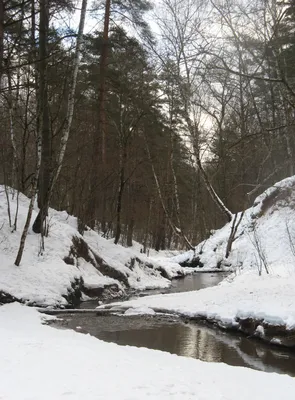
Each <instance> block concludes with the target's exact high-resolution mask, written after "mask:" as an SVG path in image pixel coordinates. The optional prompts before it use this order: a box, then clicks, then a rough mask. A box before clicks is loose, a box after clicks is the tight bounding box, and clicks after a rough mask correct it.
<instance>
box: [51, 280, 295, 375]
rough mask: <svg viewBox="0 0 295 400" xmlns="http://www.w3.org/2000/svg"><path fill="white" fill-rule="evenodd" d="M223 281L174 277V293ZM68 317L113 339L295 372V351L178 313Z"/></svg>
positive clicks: (67, 321) (67, 322)
mask: <svg viewBox="0 0 295 400" xmlns="http://www.w3.org/2000/svg"><path fill="white" fill-rule="evenodd" d="M223 277H224V276H223ZM221 279H222V275H221V274H198V275H192V276H187V277H186V278H185V279H183V280H177V281H174V282H173V288H172V289H171V291H170V292H181V291H189V290H196V289H201V288H203V287H208V286H213V285H214V284H217V283H218V282H219V281H220V280H221ZM149 293H152V294H154V293H155V291H151V292H149ZM63 318H64V319H63V321H62V322H58V324H59V325H61V326H63V327H67V328H71V329H75V330H76V331H78V332H82V333H90V334H91V335H93V336H95V337H97V338H99V339H102V340H105V341H107V342H114V343H117V344H120V345H132V346H137V347H147V348H150V349H157V350H162V351H167V352H170V353H174V354H178V355H180V356H186V357H192V358H197V359H200V360H203V361H208V362H223V363H226V364H229V365H235V366H244V367H249V368H253V369H257V370H261V371H267V372H278V373H285V374H289V375H291V376H295V353H292V352H289V351H288V350H284V349H280V348H276V347H271V346H269V345H267V344H263V343H262V342H259V341H256V340H253V339H248V338H247V337H245V336H240V335H238V334H233V333H229V332H223V331H220V330H218V329H216V328H213V327H212V328H211V327H208V326H206V325H200V324H192V323H189V324H185V323H183V322H182V321H181V320H179V319H178V318H176V317H160V316H156V317H152V316H132V317H123V316H96V315H89V314H75V315H74V314H69V315H67V316H65V317H63Z"/></svg>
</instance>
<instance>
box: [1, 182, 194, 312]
mask: <svg viewBox="0 0 295 400" xmlns="http://www.w3.org/2000/svg"><path fill="white" fill-rule="evenodd" d="M8 191H9V203H10V208H11V215H12V219H14V215H15V212H16V207H17V202H16V199H17V196H16V192H15V191H14V190H13V189H10V188H8ZM28 204H29V200H28V198H27V197H26V196H24V195H23V194H21V193H20V194H19V211H18V226H17V230H16V231H15V232H12V228H11V227H10V226H9V223H8V216H7V199H6V195H5V191H4V187H3V186H0V220H1V221H2V222H1V225H0V260H1V263H0V292H1V291H2V292H4V293H8V294H10V295H12V296H14V297H16V298H18V299H21V300H22V301H24V302H26V303H29V304H37V305H39V306H60V307H64V306H66V305H67V303H68V302H67V299H66V298H65V296H67V295H68V294H69V292H70V291H72V287H71V286H72V284H73V282H75V281H76V280H79V279H80V278H83V280H84V282H85V287H87V288H89V289H94V288H101V287H105V286H108V285H111V284H116V285H117V286H118V288H119V289H120V290H121V291H124V289H125V288H126V287H123V286H124V285H123V284H122V282H121V281H119V280H118V279H119V278H118V279H117V277H116V279H114V278H111V277H109V276H105V275H103V274H102V273H101V272H100V271H99V270H98V269H96V268H95V267H94V266H93V265H92V264H91V263H90V262H87V261H86V260H84V259H82V258H79V259H78V260H75V263H76V265H68V264H66V263H65V262H64V261H63V259H64V257H66V256H68V255H69V251H70V248H71V246H72V238H73V237H74V236H75V237H77V238H82V236H81V235H80V234H79V232H78V230H77V219H76V218H75V217H73V216H70V215H69V214H68V213H67V212H66V211H56V210H53V209H50V210H49V218H48V221H49V236H48V237H47V238H45V251H43V252H42V254H41V252H40V235H36V234H34V233H33V231H32V229H31V228H30V229H29V233H28V236H27V240H26V246H25V251H24V255H23V259H22V262H21V265H20V266H19V267H16V266H15V265H14V261H15V257H16V254H17V251H18V246H19V242H20V236H21V233H22V229H23V226H24V223H25V219H26V215H27V210H28ZM37 212H38V208H37V206H35V208H34V211H33V216H32V222H33V221H34V219H35V218H36V216H37ZM83 239H84V240H85V241H86V243H87V244H88V246H90V248H91V249H92V250H93V251H94V252H95V253H96V254H98V255H99V257H100V258H101V259H102V260H103V261H104V262H105V263H106V264H108V265H109V266H110V267H111V268H112V269H113V270H114V271H118V272H120V273H121V274H122V276H123V277H125V279H126V281H127V282H128V285H129V286H130V287H131V288H132V289H136V290H143V289H153V288H167V287H169V286H170V284H171V283H170V281H169V279H172V278H173V277H176V276H178V275H183V274H184V272H183V271H184V270H183V269H182V267H181V266H180V265H179V264H176V263H170V262H166V263H164V265H162V264H161V261H157V260H156V259H153V258H152V257H150V258H149V257H147V256H146V255H145V254H142V253H140V245H139V244H136V247H137V248H135V247H133V248H125V247H123V246H121V245H115V244H114V243H113V240H107V239H105V238H103V237H102V236H101V235H99V234H98V233H96V232H94V231H92V230H88V231H86V232H85V234H84V236H83ZM161 271H165V274H166V276H167V277H168V278H169V279H166V278H164V277H163V276H162V275H161ZM188 272H191V271H186V273H188Z"/></svg>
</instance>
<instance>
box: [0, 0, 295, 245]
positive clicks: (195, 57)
mask: <svg viewBox="0 0 295 400" xmlns="http://www.w3.org/2000/svg"><path fill="white" fill-rule="evenodd" d="M79 5H80V6H79V7H78V8H80V10H81V9H82V11H83V9H84V11H85V8H86V5H87V2H86V1H83V2H82V1H81V2H79ZM101 5H102V6H103V11H102V12H101V14H100V16H101V17H102V24H101V26H98V29H97V30H96V31H93V32H91V33H87V30H86V31H85V33H84V34H83V25H84V21H83V18H84V20H85V13H84V17H83V12H81V17H80V28H79V32H78V34H77V32H73V31H71V30H67V29H65V27H61V26H60V23H56V21H57V20H58V18H57V16H59V15H65V14H66V15H71V14H73V13H74V10H75V7H74V6H75V5H74V4H73V3H72V2H71V1H68V0H56V1H48V0H39V1H34V0H27V1H26V0H23V1H22V2H19V1H11V0H7V1H0V80H1V87H0V89H1V91H0V96H1V97H0V118H1V136H0V146H1V155H0V166H1V170H0V179H1V183H3V184H4V186H5V187H8V186H11V187H14V188H15V189H17V190H18V191H21V192H23V193H25V194H26V195H28V196H29V197H30V198H31V199H32V201H31V203H32V204H33V199H34V196H35V194H36V195H37V196H38V205H39V208H40V212H39V215H38V217H37V220H35V221H32V223H33V229H34V231H35V232H36V234H41V235H42V237H43V239H44V237H46V235H47V234H48V225H47V215H48V207H49V206H51V207H54V208H56V209H59V210H62V209H66V210H67V211H68V212H69V213H71V214H74V215H76V216H77V217H78V221H79V230H80V231H81V232H83V231H84V230H85V229H87V227H88V226H89V227H91V228H94V229H97V230H98V231H100V232H102V234H103V235H105V236H106V237H113V238H114V241H115V243H121V242H122V243H124V244H126V245H128V246H131V245H132V240H134V239H135V240H138V241H140V242H141V243H142V244H143V248H144V249H147V248H148V247H154V248H156V249H164V248H169V247H181V248H182V247H191V245H192V244H196V243H197V242H199V241H200V240H202V239H204V238H206V237H207V236H208V235H209V234H210V231H211V230H212V229H215V228H217V227H219V226H221V225H222V224H223V223H225V222H226V221H229V220H231V219H233V215H234V214H235V213H236V212H237V211H240V210H243V209H245V208H246V207H247V206H248V205H249V204H251V201H252V200H253V198H254V197H255V196H256V195H257V194H259V193H260V192H261V191H262V190H263V189H264V188H265V187H266V186H269V185H270V184H272V183H273V182H275V181H277V180H279V179H281V178H284V177H286V176H288V175H292V174H294V151H295V148H294V146H295V143H294V114H295V113H294V107H295V79H294V78H295V76H294V74H295V70H294V58H295V52H294V51H295V48H294V15H295V13H294V10H295V5H294V2H293V1H292V2H286V3H285V2H275V1H271V0H269V1H265V2H263V4H261V2H260V1H258V0H257V2H253V1H251V2H250V1H249V2H233V1H230V0H226V1H223V2H222V3H221V4H220V2H217V1H216V2H214V1H213V0H212V1H211V2H210V3H209V4H208V2H203V1H201V0H199V1H197V2H191V1H189V0H163V1H162V2H161V4H159V6H158V5H157V6H156V7H155V8H154V10H153V11H151V4H150V3H149V2H148V1H147V0H138V1H127V0H118V1H115V0H112V1H109V0H107V1H105V2H99V4H97V8H98V9H100V10H101V8H99V7H101ZM76 6H77V5H76ZM91 7H92V5H91ZM76 8H77V7H76ZM147 12H149V13H151V12H153V13H154V15H153V18H154V21H155V22H156V23H157V26H158V28H157V30H156V32H155V33H154V37H153V36H152V34H151V31H150V29H149V27H148V24H147V23H146V22H145V15H146V13H147ZM88 17H89V16H88ZM88 17H87V15H86V24H87V18H88ZM212 26H214V27H215V28H214V29H210V27H212ZM132 32H133V33H132ZM27 222H28V226H29V225H30V223H31V221H30V218H29V219H28V220H27ZM11 225H14V229H17V226H16V222H13V221H12V220H11ZM28 226H27V228H28ZM18 229H21V228H20V227H18Z"/></svg>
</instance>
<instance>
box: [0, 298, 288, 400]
mask: <svg viewBox="0 0 295 400" xmlns="http://www.w3.org/2000/svg"><path fill="white" fill-rule="evenodd" d="M40 318H41V317H40V315H39V314H38V313H37V312H36V310H34V309H31V308H28V307H26V306H22V305H19V304H10V305H5V306H2V307H0V353H1V365H0V376H1V385H0V398H2V399H5V400H29V399H30V400H31V399H43V400H52V399H55V400H61V399H64V398H70V399H72V400H76V399H77V400H78V399H79V400H80V399H84V400H93V399H108V400H115V399H118V398H120V399H121V400H127V399H128V400H131V399H134V400H135V399H140V400H145V399H154V400H156V399H158V400H165V399H167V400H168V399H169V400H171V399H175V400H212V399H215V400H225V399H227V400H236V399H237V398H239V400H249V399H250V398H252V399H253V398H255V399H267V400H277V399H278V398H281V397H282V396H283V398H284V400H293V399H294V396H295V380H294V379H293V378H291V377H289V376H285V375H277V374H274V373H272V374H267V373H264V372H258V371H253V370H250V369H246V368H237V367H230V366H227V365H225V364H215V363H205V362H202V361H199V360H194V359H190V358H185V357H179V356H176V355H172V354H169V353H164V352H160V351H155V350H148V349H143V348H141V349H138V348H135V347H129V346H125V347H123V346H118V345H116V344H113V343H105V342H103V341H100V340H98V339H95V338H93V337H91V336H88V335H83V334H79V333H76V332H73V331H66V330H56V329H54V328H51V327H49V326H44V325H43V326H42V325H41V324H40Z"/></svg>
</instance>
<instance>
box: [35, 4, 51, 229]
mask: <svg viewBox="0 0 295 400" xmlns="http://www.w3.org/2000/svg"><path fill="white" fill-rule="evenodd" d="M48 29H49V0H40V21H39V99H40V126H41V127H42V130H41V137H42V146H41V166H40V176H39V193H38V203H39V208H40V211H39V214H38V216H37V218H36V220H35V222H34V224H33V230H34V232H35V233H42V235H43V234H44V232H45V221H46V217H47V214H48V207H49V188H50V180H51V172H52V171H51V168H52V159H51V157H52V143H51V127H50V115H49V101H48V79H47V64H48V62H47V57H48V50H47V42H48Z"/></svg>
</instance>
